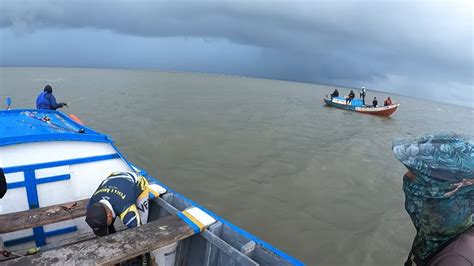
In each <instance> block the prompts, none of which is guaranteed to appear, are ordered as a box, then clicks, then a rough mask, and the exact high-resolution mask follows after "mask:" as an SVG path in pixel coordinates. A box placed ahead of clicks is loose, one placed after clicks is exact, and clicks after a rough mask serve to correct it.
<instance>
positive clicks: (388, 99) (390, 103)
mask: <svg viewBox="0 0 474 266" xmlns="http://www.w3.org/2000/svg"><path fill="white" fill-rule="evenodd" d="M390 105H392V99H390V97H388V98H387V100H385V101H384V102H383V106H390Z"/></svg>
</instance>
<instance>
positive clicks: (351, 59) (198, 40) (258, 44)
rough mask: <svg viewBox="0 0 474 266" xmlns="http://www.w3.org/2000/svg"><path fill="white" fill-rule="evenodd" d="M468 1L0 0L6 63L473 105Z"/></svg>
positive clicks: (0, 62)
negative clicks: (273, 82)
mask: <svg viewBox="0 0 474 266" xmlns="http://www.w3.org/2000/svg"><path fill="white" fill-rule="evenodd" d="M473 9H474V1H470V0H398V1H396V0H385V1H376V0H358V1H355V0H332V1H316V0H314V1H309V0H308V1H299V0H291V1H290V0H288V1H278V0H272V1H270V0H268V1H259V0H249V1H247V0H233V1H224V0H214V1H206V0H203V1H187V0H183V1H177V0H171V1H160V0H155V1H145V0H129V1H120V0H102V1H101V0H80V1H79V0H0V66H28V67H29V66H39V67H94V68H126V69H159V70H165V71H190V72H204V73H217V74H226V75H237V76H249V77H261V78H270V79H281V80H291V81H300V82H309V83H318V84H332V85H339V86H347V87H355V88H360V87H362V86H365V87H366V88H368V89H369V90H371V89H372V90H378V91H385V92H392V93H396V94H401V95H407V96H413V97H418V98H426V99H429V100H435V101H441V102H447V103H453V104H458V105H464V106H470V107H472V108H474V11H473Z"/></svg>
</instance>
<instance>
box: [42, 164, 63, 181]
mask: <svg viewBox="0 0 474 266" xmlns="http://www.w3.org/2000/svg"><path fill="white" fill-rule="evenodd" d="M70 172H71V170H70V169H69V165H64V166H58V167H51V168H44V169H38V170H35V176H36V179H40V178H46V177H52V176H58V175H68V174H70Z"/></svg>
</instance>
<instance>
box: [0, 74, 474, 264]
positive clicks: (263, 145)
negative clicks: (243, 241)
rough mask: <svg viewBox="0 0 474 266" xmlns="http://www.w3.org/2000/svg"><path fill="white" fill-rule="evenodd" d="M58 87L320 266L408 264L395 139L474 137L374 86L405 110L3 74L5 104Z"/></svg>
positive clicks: (171, 82)
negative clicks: (372, 110) (369, 111)
mask: <svg viewBox="0 0 474 266" xmlns="http://www.w3.org/2000/svg"><path fill="white" fill-rule="evenodd" d="M46 84H51V85H52V86H53V87H54V95H55V96H56V98H57V99H58V100H59V101H66V102H67V101H74V102H73V103H71V104H70V107H69V108H64V109H62V110H61V111H63V112H65V113H73V114H75V115H76V116H78V117H79V118H80V119H81V120H82V121H83V122H84V123H85V124H86V125H87V126H89V127H91V128H93V129H96V130H98V131H101V132H103V133H106V134H108V135H110V136H111V137H112V138H113V139H114V140H115V142H116V144H117V146H118V148H119V149H120V150H121V151H122V152H123V153H124V154H125V156H126V157H127V158H128V159H129V160H131V161H132V162H134V163H135V164H136V165H138V166H140V167H142V168H144V169H146V170H147V171H148V172H149V173H150V174H151V175H152V176H154V177H156V178H158V179H159V180H160V181H162V182H163V183H165V184H167V185H169V186H170V187H172V188H174V189H175V190H177V191H179V192H180V193H181V194H183V195H185V196H186V197H188V198H190V199H192V200H194V201H197V202H199V203H200V204H202V205H203V206H205V207H206V208H208V209H210V210H211V211H213V212H215V213H216V214H218V215H220V216H222V217H224V218H225V219H227V220H229V221H231V222H232V223H234V224H235V225H237V226H239V227H241V228H243V229H245V230H247V231H248V232H250V233H252V234H254V235H256V236H257V237H259V238H261V239H263V240H265V241H267V242H269V243H270V244H272V245H274V246H275V247H277V248H279V249H281V250H282V251H284V252H286V253H288V254H290V255H292V256H294V257H296V258H298V259H300V260H302V261H303V262H305V263H307V264H308V265H401V264H402V263H403V262H404V260H405V258H406V256H407V254H408V251H409V249H410V246H411V243H412V240H413V237H414V235H415V230H414V227H413V225H412V223H411V221H410V218H409V216H408V215H407V214H406V212H405V210H404V195H403V191H402V189H401V186H402V175H403V173H404V172H405V171H406V169H405V168H404V167H403V166H402V164H401V163H400V162H399V161H398V160H397V159H396V158H395V157H394V155H393V153H392V151H391V142H392V140H393V139H394V138H403V137H411V136H416V135H419V134H423V133H427V132H433V131H455V132H460V133H468V134H472V132H474V109H472V108H469V107H462V106H456V105H450V104H444V103H436V102H430V101H425V100H420V99H414V98H409V97H404V96H399V95H389V94H385V93H380V92H373V91H370V88H369V92H368V96H367V97H368V98H367V99H372V98H373V97H374V96H376V97H377V98H378V99H379V102H382V101H383V99H385V98H386V97H387V96H391V98H392V99H393V101H394V102H398V103H401V106H400V108H399V110H398V111H397V112H396V113H395V114H394V115H393V116H392V117H390V118H384V117H378V116H371V115H364V114H359V113H355V112H349V111H344V110H340V109H336V108H331V107H326V106H324V104H323V101H322V99H323V98H324V96H325V95H326V94H330V93H331V92H332V91H333V90H334V87H331V86H323V85H315V84H305V83H296V82H285V81H275V80H265V79H254V78H243V77H230V76H220V75H206V74H193V73H170V72H159V71H143V70H140V71H131V70H108V69H80V68H0V97H1V103H0V106H1V107H2V108H3V107H4V102H5V97H11V98H12V100H13V107H14V108H33V107H34V101H35V99H36V96H37V94H38V93H40V92H41V91H42V89H43V87H44V85H46ZM413 89H414V90H415V89H416V88H413ZM340 92H341V93H343V94H344V93H346V94H347V93H348V90H344V89H342V90H341V89H340ZM356 94H357V93H356Z"/></svg>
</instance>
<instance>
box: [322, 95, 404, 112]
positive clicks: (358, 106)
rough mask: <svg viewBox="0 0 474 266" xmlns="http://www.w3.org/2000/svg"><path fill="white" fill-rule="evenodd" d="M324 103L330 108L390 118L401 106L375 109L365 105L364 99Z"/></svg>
mask: <svg viewBox="0 0 474 266" xmlns="http://www.w3.org/2000/svg"><path fill="white" fill-rule="evenodd" d="M324 102H325V103H326V104H327V105H329V106H334V107H337V108H341V109H345V110H349V111H355V112H359V113H365V114H371V115H380V116H390V115H391V114H393V113H394V112H395V111H396V110H397V108H398V106H400V104H399V103H397V104H392V105H388V106H378V107H373V106H372V105H364V104H363V102H362V99H352V101H350V102H346V98H344V97H333V98H332V99H331V98H326V99H324Z"/></svg>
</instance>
